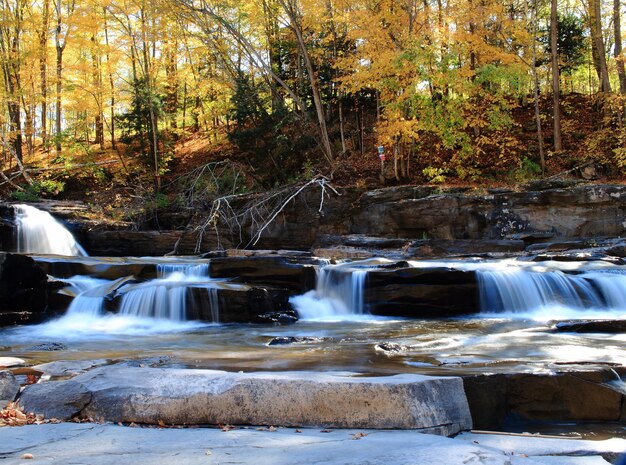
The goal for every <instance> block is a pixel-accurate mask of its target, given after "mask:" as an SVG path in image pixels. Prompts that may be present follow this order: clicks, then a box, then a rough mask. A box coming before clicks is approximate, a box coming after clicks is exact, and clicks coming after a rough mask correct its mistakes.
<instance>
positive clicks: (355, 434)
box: [352, 432, 367, 440]
mask: <svg viewBox="0 0 626 465" xmlns="http://www.w3.org/2000/svg"><path fill="white" fill-rule="evenodd" d="M365 436H367V433H362V432H359V433H354V434H353V435H352V439H355V440H356V439H361V438H364V437H365Z"/></svg>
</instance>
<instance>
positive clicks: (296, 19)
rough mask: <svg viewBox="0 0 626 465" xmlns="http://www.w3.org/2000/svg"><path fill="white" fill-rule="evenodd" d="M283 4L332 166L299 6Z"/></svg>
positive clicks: (329, 162)
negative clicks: (306, 76) (302, 61)
mask: <svg viewBox="0 0 626 465" xmlns="http://www.w3.org/2000/svg"><path fill="white" fill-rule="evenodd" d="M279 2H280V3H281V5H282V6H283V8H284V10H285V12H286V13H287V15H288V16H289V19H290V20H291V26H292V27H293V30H294V32H295V34H296V40H297V41H298V46H299V48H300V53H302V58H303V60H304V66H305V68H306V71H307V74H308V77H309V85H310V86H311V93H312V94H313V104H314V105H315V112H316V114H317V123H318V125H319V126H318V129H319V132H320V137H321V139H322V150H323V152H324V156H325V157H326V161H327V162H328V164H329V165H330V166H331V167H332V165H333V162H334V155H333V149H332V147H331V145H330V138H329V137H328V129H327V127H326V116H325V114H324V106H323V104H322V97H321V95H320V91H319V86H318V82H317V76H316V74H315V71H314V70H313V63H312V62H311V56H310V55H309V51H308V49H307V46H306V42H305V40H304V36H303V33H302V28H301V24H300V15H299V14H298V11H297V6H296V5H295V4H293V3H291V1H290V0H279Z"/></svg>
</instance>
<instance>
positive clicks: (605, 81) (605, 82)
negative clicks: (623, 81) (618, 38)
mask: <svg viewBox="0 0 626 465" xmlns="http://www.w3.org/2000/svg"><path fill="white" fill-rule="evenodd" d="M589 26H590V28H591V39H592V46H593V51H594V65H595V67H596V72H597V73H598V79H599V80H600V89H599V90H600V92H604V93H610V92H611V82H610V81H609V71H608V68H607V64H606V50H605V48H604V38H603V37H602V9H601V1H600V0H589Z"/></svg>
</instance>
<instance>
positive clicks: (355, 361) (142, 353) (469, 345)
mask: <svg viewBox="0 0 626 465" xmlns="http://www.w3.org/2000/svg"><path fill="white" fill-rule="evenodd" d="M156 323H157V324H155V321H154V319H150V321H142V319H138V318H130V317H125V316H121V315H110V316H108V317H107V318H106V319H105V318H100V319H99V320H98V321H97V322H92V323H91V325H90V324H84V325H83V326H79V323H77V327H76V328H74V329H73V330H71V331H68V332H65V333H58V332H55V331H54V324H53V322H50V323H46V324H43V325H39V326H31V327H16V328H12V329H4V330H2V331H1V332H0V340H2V344H3V346H5V347H4V348H2V350H0V355H11V356H18V357H22V358H28V359H29V361H32V362H44V361H51V360H65V359H85V360H87V359H97V358H112V359H133V358H146V357H152V356H168V357H169V362H168V363H171V364H176V365H183V366H188V367H198V368H212V369H224V370H235V371H240V370H241V371H254V370H272V371H274V370H324V371H327V370H349V371H357V372H363V373H370V374H388V373H406V372H415V373H431V374H436V373H440V374H442V373H445V374H461V373H478V372H489V373H495V372H507V371H512V370H516V371H527V372H539V371H547V370H550V369H552V368H554V367H555V365H557V364H558V365H559V366H560V367H561V368H563V365H564V364H565V365H567V364H573V365H576V364H622V365H623V364H626V335H623V334H616V335H606V334H570V333H555V332H552V331H551V328H550V325H547V324H541V323H538V322H536V321H534V320H525V319H506V318H492V319H483V318H467V319H446V320H429V321H427V320H398V319H395V320H383V319H378V320H375V321H350V322H345V321H344V322H313V321H312V322H307V321H301V322H298V323H296V324H295V325H292V326H282V327H267V326H254V325H207V324H200V323H193V322H189V323H181V324H180V326H178V327H176V328H174V327H173V326H172V325H173V323H172V321H169V320H163V324H162V325H159V324H158V321H157V322H156ZM289 336H296V337H311V338H318V339H317V340H315V341H313V342H310V341H309V342H306V343H296V344H288V345H282V346H281V345H277V346H268V345H267V344H268V343H269V341H270V340H272V338H275V337H289ZM52 340H53V341H60V342H64V343H65V344H66V345H67V346H68V348H69V349H68V351H61V352H35V351H32V350H30V349H29V348H30V347H32V346H34V345H36V344H39V343H42V342H49V341H52ZM382 342H391V343H395V344H398V345H399V346H400V347H401V350H399V351H397V352H390V353H386V352H385V351H381V350H378V351H377V350H376V349H375V347H376V345H377V344H379V343H382Z"/></svg>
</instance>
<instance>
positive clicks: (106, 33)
mask: <svg viewBox="0 0 626 465" xmlns="http://www.w3.org/2000/svg"><path fill="white" fill-rule="evenodd" d="M104 43H105V45H106V59H107V74H108V75H109V91H110V92H111V100H110V103H109V107H110V114H111V115H110V119H111V124H110V126H109V129H110V132H111V148H112V149H113V150H115V148H116V147H115V82H114V80H113V68H112V66H111V55H110V53H109V27H108V25H107V9H106V8H104Z"/></svg>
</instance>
